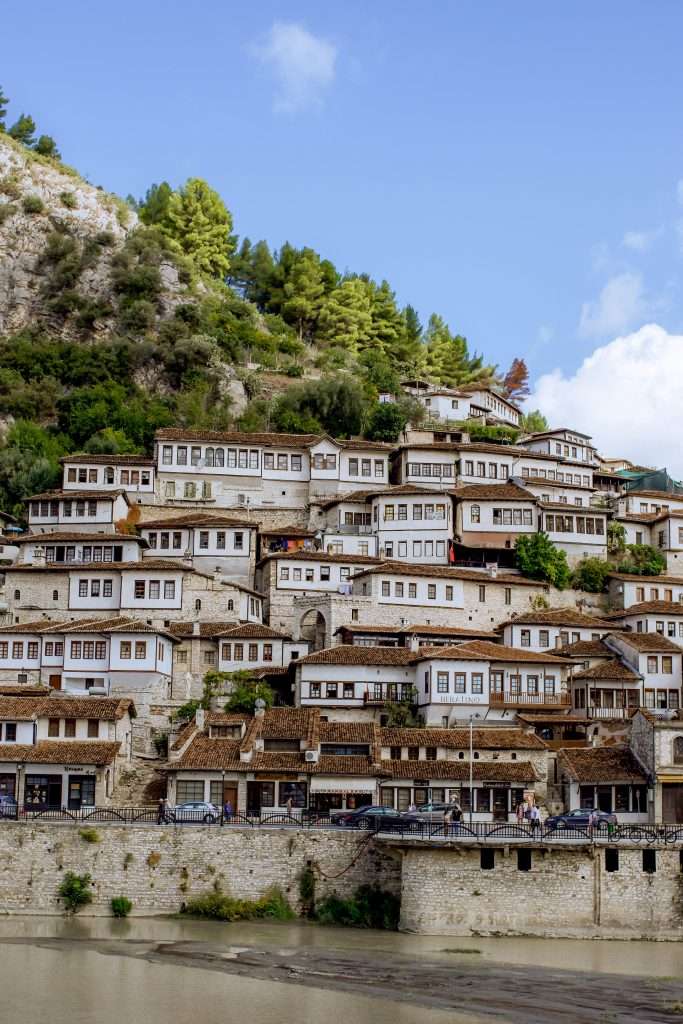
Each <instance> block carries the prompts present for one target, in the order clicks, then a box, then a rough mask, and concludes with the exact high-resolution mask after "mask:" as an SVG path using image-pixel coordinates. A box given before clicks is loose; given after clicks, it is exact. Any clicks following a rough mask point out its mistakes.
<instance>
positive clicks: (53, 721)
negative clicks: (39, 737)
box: [47, 718, 100, 739]
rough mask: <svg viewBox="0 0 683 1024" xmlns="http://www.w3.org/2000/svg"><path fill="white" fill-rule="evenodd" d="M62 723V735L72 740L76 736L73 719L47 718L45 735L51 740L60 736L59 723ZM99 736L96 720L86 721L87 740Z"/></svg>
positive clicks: (98, 725)
mask: <svg viewBox="0 0 683 1024" xmlns="http://www.w3.org/2000/svg"><path fill="white" fill-rule="evenodd" d="M62 721H63V722H64V733H63V735H64V736H65V737H66V738H67V739H74V737H75V736H76V719H75V718H65V719H61V718H49V719H48V722H47V734H48V736H49V737H50V738H51V739H53V738H54V737H56V736H59V735H60V723H61V722H62ZM99 734H100V723H99V722H98V721H97V719H96V718H89V719H88V739H97V737H98V736H99Z"/></svg>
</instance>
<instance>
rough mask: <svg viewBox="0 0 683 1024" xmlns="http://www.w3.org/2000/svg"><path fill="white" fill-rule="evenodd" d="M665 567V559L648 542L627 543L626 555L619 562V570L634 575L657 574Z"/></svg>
mask: <svg viewBox="0 0 683 1024" xmlns="http://www.w3.org/2000/svg"><path fill="white" fill-rule="evenodd" d="M665 569H666V559H665V557H664V555H662V554H661V553H660V552H659V551H657V549H656V548H653V547H651V546H650V545H649V544H627V545H626V556H625V559H624V561H623V562H621V563H620V564H619V572H628V573H632V574H633V575H635V576H658V575H659V573H660V572H664V570H665Z"/></svg>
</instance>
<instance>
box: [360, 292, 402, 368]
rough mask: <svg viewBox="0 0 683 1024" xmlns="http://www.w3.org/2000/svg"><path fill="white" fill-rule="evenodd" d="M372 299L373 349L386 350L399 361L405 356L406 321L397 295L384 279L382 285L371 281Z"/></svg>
mask: <svg viewBox="0 0 683 1024" xmlns="http://www.w3.org/2000/svg"><path fill="white" fill-rule="evenodd" d="M369 286H370V292H371V301H370V315H371V317H372V325H371V327H370V337H369V342H368V343H369V345H371V346H372V351H379V352H386V353H387V355H389V356H392V357H393V358H395V359H396V360H398V361H402V360H403V357H404V351H403V343H404V341H405V334H406V327H405V321H404V319H403V317H402V315H401V313H400V312H399V310H398V307H397V305H396V296H395V295H394V293H393V292H392V290H391V288H390V287H389V284H388V283H387V282H386V281H382V283H381V284H380V285H376V284H374V283H373V282H369Z"/></svg>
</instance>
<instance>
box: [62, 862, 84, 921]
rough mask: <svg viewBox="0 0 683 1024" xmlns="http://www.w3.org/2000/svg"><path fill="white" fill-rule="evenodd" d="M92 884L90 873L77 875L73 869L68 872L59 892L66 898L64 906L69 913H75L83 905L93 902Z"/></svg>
mask: <svg viewBox="0 0 683 1024" xmlns="http://www.w3.org/2000/svg"><path fill="white" fill-rule="evenodd" d="M91 885H92V878H91V877H90V875H76V874H74V873H73V871H68V872H67V873H66V875H65V876H64V880H63V882H62V884H61V885H60V886H59V889H58V890H57V894H58V895H59V896H61V898H62V899H63V900H64V906H65V908H66V910H67V911H68V913H70V914H75V913H76V912H77V911H78V910H80V908H81V907H85V906H86V905H87V904H88V903H92V892H91V891H90V886H91Z"/></svg>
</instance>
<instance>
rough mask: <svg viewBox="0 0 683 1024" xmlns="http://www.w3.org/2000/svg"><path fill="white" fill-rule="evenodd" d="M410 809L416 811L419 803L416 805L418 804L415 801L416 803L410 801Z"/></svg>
mask: <svg viewBox="0 0 683 1024" xmlns="http://www.w3.org/2000/svg"><path fill="white" fill-rule="evenodd" d="M408 810H409V811H416V810H417V805H416V804H415V803H414V802H413V801H411V802H410V803H409V804H408Z"/></svg>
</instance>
